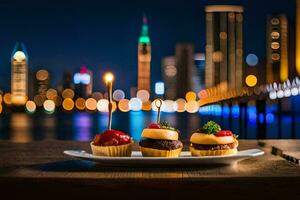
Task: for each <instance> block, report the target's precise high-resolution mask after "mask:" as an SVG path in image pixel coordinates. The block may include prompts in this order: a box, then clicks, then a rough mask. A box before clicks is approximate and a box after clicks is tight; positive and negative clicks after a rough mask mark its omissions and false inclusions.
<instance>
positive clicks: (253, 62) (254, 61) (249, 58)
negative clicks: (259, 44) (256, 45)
mask: <svg viewBox="0 0 300 200" xmlns="http://www.w3.org/2000/svg"><path fill="white" fill-rule="evenodd" d="M246 63H247V64H248V65H249V66H255V65H257V63H258V57H257V56H256V55H255V54H252V53H250V54H248V55H247V57H246Z"/></svg>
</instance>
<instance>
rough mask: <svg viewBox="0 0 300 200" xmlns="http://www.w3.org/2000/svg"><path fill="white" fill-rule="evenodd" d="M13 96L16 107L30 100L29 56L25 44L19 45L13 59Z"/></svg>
mask: <svg viewBox="0 0 300 200" xmlns="http://www.w3.org/2000/svg"><path fill="white" fill-rule="evenodd" d="M11 95H12V103H13V104H14V105H24V104H25V103H26V101H27V99H28V55H27V53H26V49H25V46H24V44H23V43H17V44H16V46H15V48H14V51H13V53H12V57H11Z"/></svg>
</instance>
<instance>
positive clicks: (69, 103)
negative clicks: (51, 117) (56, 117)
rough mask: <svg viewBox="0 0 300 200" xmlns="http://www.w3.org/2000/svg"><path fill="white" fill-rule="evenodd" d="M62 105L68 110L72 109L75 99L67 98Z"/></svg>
mask: <svg viewBox="0 0 300 200" xmlns="http://www.w3.org/2000/svg"><path fill="white" fill-rule="evenodd" d="M62 106H63V108H64V109H65V110H66V111H71V110H72V109H73V108H74V101H73V100H72V99H71V98H65V99H64V100H63V102H62Z"/></svg>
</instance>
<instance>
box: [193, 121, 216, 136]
mask: <svg viewBox="0 0 300 200" xmlns="http://www.w3.org/2000/svg"><path fill="white" fill-rule="evenodd" d="M220 130H221V127H220V125H219V124H217V123H216V122H214V121H208V122H207V123H206V124H204V126H203V127H202V128H201V129H199V130H198V131H200V132H204V133H206V134H215V133H217V132H219V131H220Z"/></svg>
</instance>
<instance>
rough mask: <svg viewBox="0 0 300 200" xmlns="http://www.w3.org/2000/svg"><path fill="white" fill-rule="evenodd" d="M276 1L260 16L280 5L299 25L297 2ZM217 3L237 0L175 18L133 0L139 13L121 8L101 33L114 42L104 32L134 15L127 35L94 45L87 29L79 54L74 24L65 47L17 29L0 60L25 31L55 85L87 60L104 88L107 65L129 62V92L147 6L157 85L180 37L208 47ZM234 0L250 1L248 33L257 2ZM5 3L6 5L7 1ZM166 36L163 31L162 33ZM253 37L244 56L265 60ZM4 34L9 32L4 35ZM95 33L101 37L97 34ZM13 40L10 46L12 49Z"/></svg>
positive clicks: (4, 80) (4, 82)
mask: <svg viewBox="0 0 300 200" xmlns="http://www.w3.org/2000/svg"><path fill="white" fill-rule="evenodd" d="M251 2H252V1H251ZM255 2H256V4H257V5H258V1H255ZM272 2H273V3H271V1H267V3H266V2H263V4H266V5H269V8H266V10H264V11H263V13H261V14H259V13H256V14H257V16H260V18H264V19H266V17H267V15H268V14H272V13H273V12H274V10H275V11H276V10H278V11H277V12H280V13H286V14H287V15H288V18H290V20H289V21H290V22H291V28H293V26H294V25H293V24H294V22H295V19H294V17H295V13H294V12H290V10H291V7H293V8H294V2H289V3H287V2H280V1H275V3H274V1H272ZM276 2H277V3H278V4H277V5H275V4H276ZM214 3H218V4H228V3H230V4H232V3H233V1H218V2H215V1H203V2H198V1H194V2H192V3H191V2H189V3H188V5H186V6H185V7H181V8H180V9H186V10H189V11H186V10H181V11H182V12H183V13H186V12H188V13H190V14H188V15H187V16H183V17H182V19H177V18H176V19H175V18H174V15H170V16H169V17H166V16H162V10H160V9H158V10H157V8H155V6H154V5H152V4H150V5H149V6H148V7H147V6H146V7H142V6H141V5H140V4H138V5H129V8H130V9H134V10H136V12H134V13H133V14H132V13H128V12H127V11H126V12H125V11H124V12H125V13H123V12H121V14H119V15H118V17H119V18H120V19H119V18H117V16H114V17H113V19H112V22H111V28H109V29H105V30H103V31H104V33H103V34H102V33H101V34H100V36H102V37H100V38H101V41H102V40H105V39H107V40H108V41H110V42H111V41H112V37H108V38H107V37H104V36H105V34H108V33H111V32H113V30H114V29H115V28H116V26H115V25H116V24H117V25H119V28H122V30H124V31H125V29H124V25H125V24H127V22H124V21H127V20H129V19H131V20H130V21H131V23H130V28H132V29H131V31H130V33H131V34H128V33H126V34H125V33H124V34H123V35H124V36H125V37H124V39H122V40H117V39H120V38H115V37H114V38H115V39H116V40H114V42H113V43H112V44H111V46H110V47H109V48H108V49H107V51H105V50H106V48H105V47H108V45H107V43H101V42H99V43H98V42H97V43H95V44H93V45H91V44H92V43H86V44H83V41H84V40H85V39H86V35H83V37H82V38H81V39H80V40H79V43H77V42H75V41H73V43H74V44H73V45H74V46H75V47H76V46H77V45H75V44H78V47H80V46H85V47H87V48H83V49H81V48H78V49H77V48H75V49H77V50H76V51H77V54H79V55H77V56H76V54H75V53H76V52H74V49H72V48H74V46H73V47H72V48H71V47H70V46H68V44H69V43H68V42H72V40H71V39H72V37H73V36H72V35H68V34H66V33H69V31H70V30H69V29H68V27H67V28H65V27H64V28H63V29H62V33H63V34H62V35H63V36H64V37H66V38H68V37H67V36H70V37H71V38H69V39H67V42H63V41H62V42H61V44H58V45H57V47H59V48H60V47H63V48H64V49H59V48H56V51H54V50H53V49H52V50H51V48H53V46H55V45H52V46H51V45H49V44H48V45H45V46H43V45H41V44H37V43H38V42H39V39H40V38H41V37H42V38H43V37H46V36H43V35H40V36H39V37H37V38H36V40H33V39H34V38H33V37H34V36H36V34H37V33H34V32H32V33H31V34H30V35H32V36H31V37H32V38H31V39H30V38H28V35H29V33H28V32H29V31H26V30H23V32H22V33H23V34H15V35H19V36H18V37H13V36H14V35H12V36H10V37H8V38H10V39H8V40H7V41H1V42H2V43H3V45H2V46H1V49H0V50H1V52H3V53H2V56H1V59H0V62H1V65H2V66H5V65H6V64H5V63H6V62H5V60H6V59H5V57H6V56H5V54H10V53H11V49H12V46H13V45H14V44H12V45H11V46H10V45H8V43H12V42H13V41H14V42H15V41H16V40H20V39H22V38H20V35H21V36H22V37H24V39H22V40H21V41H23V42H24V43H25V45H26V47H27V49H28V54H29V57H30V60H29V69H30V70H38V69H41V68H46V69H48V70H49V72H50V73H51V74H52V77H53V79H52V85H54V86H56V85H57V84H58V82H59V81H60V80H62V76H63V71H64V69H65V70H69V71H72V72H76V71H78V70H79V69H80V67H81V64H86V65H87V66H88V67H89V68H91V70H92V71H93V72H94V73H95V82H94V83H95V89H96V90H98V89H102V87H101V85H102V84H101V80H100V78H101V76H100V75H101V74H103V72H104V71H107V70H108V69H109V70H112V71H113V72H114V73H115V74H116V76H117V77H118V76H120V75H122V73H124V70H123V69H124V67H126V68H128V70H126V72H125V75H127V77H129V78H128V79H125V80H122V79H118V80H119V81H118V82H117V83H116V86H115V87H116V88H120V87H121V86H122V89H124V90H125V91H127V93H129V92H128V91H129V88H130V86H134V85H136V82H137V81H136V78H135V77H136V75H135V74H137V62H136V52H137V51H136V50H137V47H136V46H137V42H138V35H139V33H140V26H141V20H140V19H141V16H142V14H143V12H145V13H146V14H147V16H148V18H150V33H151V38H152V42H153V64H152V71H151V72H152V77H151V79H152V82H151V86H152V87H151V88H154V87H153V85H154V83H155V82H156V81H159V80H162V78H161V76H160V74H161V73H160V71H161V69H160V63H161V59H162V57H164V56H168V55H172V54H173V52H174V46H175V44H176V43H177V42H186V41H189V42H191V43H193V44H194V46H195V52H204V47H205V45H204V44H205V34H204V32H205V17H204V5H206V4H214ZM7 4H9V3H7ZM166 4H167V3H166ZM173 4H174V5H170V8H172V6H174V7H176V10H174V11H169V10H168V11H167V12H168V13H170V14H172V13H173V14H174V13H176V12H178V11H179V8H178V5H179V4H180V2H176V1H175V2H173ZM234 4H241V5H244V7H245V16H244V19H245V25H244V30H245V33H246V32H247V28H248V29H249V24H251V23H253V17H251V10H252V12H253V7H255V3H253V4H251V3H250V2H248V1H234ZM29 5H30V3H29ZM80 5H81V4H80ZM279 5H280V6H279ZM6 6H7V5H6ZM19 6H22V5H19ZM65 6H66V5H64V4H62V5H61V7H62V8H63V7H65ZM76 6H77V9H76ZM106 6H108V7H109V6H110V5H106ZM127 6H128V5H127ZM261 6H263V5H261ZM4 7H5V5H4ZM53 7H54V8H55V5H54V3H53V5H52V6H51V5H50V8H48V9H49V10H51V9H53ZM78 7H79V5H78V4H75V5H73V6H72V7H71V8H70V10H68V11H70V13H71V14H72V11H74V10H78ZM104 7H105V6H104ZM194 7H196V8H194ZM1 8H3V5H2V7H1ZM62 8H57V9H58V10H59V11H58V16H63V15H62V13H60V12H61V11H62V10H61V9H62ZM135 8H138V9H135ZM142 8H143V9H142ZM162 8H166V5H165V4H163V5H162ZM162 8H161V9H162ZM73 9H74V10H73ZM84 9H87V6H84ZM84 9H83V10H84ZM130 9H129V10H130ZM17 10H18V8H17ZM155 10H156V12H154V11H155ZM268 10H272V12H271V11H268ZM288 11H289V13H288ZM70 13H69V14H70ZM34 14H35V13H33V15H34ZM73 14H74V13H73ZM2 15H5V12H4V13H2ZM93 15H96V14H93ZM45 16H46V17H47V16H48V17H49V13H48V15H47V12H46V14H45ZM249 16H250V17H249ZM15 18H16V17H15ZM27 18H30V17H27ZM57 18H59V17H57ZM79 18H81V17H79ZM157 18H161V20H156V19H157ZM258 18H259V17H258ZM97 19H98V18H97ZM132 19H134V20H132ZM172 19H173V20H172ZM25 20H26V18H25ZM27 20H29V19H27ZM31 20H32V19H31ZM53 20H54V21H55V20H58V21H59V19H53ZM53 20H51V19H48V22H47V21H46V22H44V23H45V24H46V25H45V26H43V28H45V27H47V26H48V28H49V27H51V25H53V24H52V23H53ZM110 20H111V19H110ZM118 20H121V21H122V20H123V23H124V24H120V23H116V24H115V22H116V21H118ZM16 21H17V20H16V19H15V20H14V18H12V19H10V22H16ZM29 21H30V20H29ZM37 21H38V20H37ZM37 21H33V22H34V23H33V24H28V23H27V25H29V26H33V25H36V23H37ZM71 21H72V20H71ZM102 21H103V20H101V19H99V26H101V25H103V22H102ZM174 21H175V22H174ZM262 21H263V22H262V24H265V20H262ZM10 22H7V23H8V24H9V23H10ZM74 22H75V21H73V23H74ZM94 22H95V19H94V20H92V22H91V23H94ZM184 22H188V23H186V24H185V26H183V24H184ZM47 23H48V25H47ZM49 23H50V25H49ZM75 23H76V22H75ZM82 23H83V24H84V25H86V23H87V21H85V20H83V22H82V21H80V20H79V22H78V24H79V25H78V30H77V31H76V33H79V32H81V31H83V30H84V26H81V24H82ZM257 23H259V22H257ZM260 23H261V22H260ZM62 24H65V25H66V24H68V19H67V18H63V19H62V22H61V23H59V24H58V25H57V26H58V27H59V26H60V25H62ZM104 24H105V23H104ZM131 24H132V25H131ZM2 25H3V24H2ZM73 25H74V24H73ZM106 25H107V24H106ZM158 25H160V26H158ZM162 25H166V26H162ZM174 25H177V26H179V27H184V28H186V30H187V31H186V33H185V32H184V31H182V30H180V28H178V27H176V26H174ZM70 26H72V23H71V24H70ZM87 27H88V26H87ZM260 29H262V33H265V31H266V30H265V26H261V27H260V28H259V26H258V29H257V30H260ZM91 30H92V29H86V30H85V31H86V32H87V33H89V32H92V31H91ZM132 30H134V31H132ZM174 30H176V31H175V32H174ZM191 30H194V31H192V33H191ZM43 31H45V32H47V33H48V37H49V34H50V33H51V31H49V32H48V31H46V30H43ZM98 31H99V30H98ZM169 31H171V32H172V31H173V32H172V33H174V34H173V35H172V36H170V35H169V34H168V32H169ZM257 32H261V31H257ZM250 33H251V31H250ZM4 35H5V34H4ZM260 35H261V37H259V38H258V42H259V41H262V44H264V43H265V35H264V34H261V33H260ZM26 36H27V37H26ZM161 36H163V37H161ZM166 36H167V39H168V42H165V43H167V44H165V45H159V44H160V42H162V43H163V44H164V41H163V40H164V38H165V39H166ZM79 37H80V36H79ZM253 37H255V34H254V35H253V32H252V35H250V34H248V35H247V34H245V36H244V40H245V53H244V56H246V55H247V54H248V53H255V54H257V55H258V57H259V60H260V61H261V60H262V59H264V57H265V48H264V45H261V46H262V48H259V46H260V45H258V47H255V48H254V47H253V45H255V43H254V44H249V41H251V38H253ZM2 38H4V36H2ZM17 38H18V39H17ZM60 38H61V37H60ZM249 38H250V39H249ZM91 39H95V35H94V37H92V38H91ZM98 39H99V38H98ZM2 40H3V39H2ZM30 40H33V42H30ZM68 40H71V41H68ZM125 40H126V41H125ZM248 40H249V41H248ZM118 41H122V43H120V42H118ZM45 42H46V41H45ZM55 43H56V42H55ZM129 43H130V45H128V44H129ZM101 44H103V45H101ZM116 44H119V46H120V48H118V49H114V48H115V45H116ZM256 44H258V43H256ZM39 45H41V46H43V47H49V48H45V49H43V48H41V47H39ZM89 45H91V46H89ZM8 46H10V47H9V49H8ZM66 46H67V47H66ZM94 46H97V47H94ZM98 46H99V47H98ZM251 46H252V47H251ZM4 47H5V49H4ZM36 47H39V48H36ZM126 47H128V48H126ZM128 49H130V50H128ZM37 50H38V51H41V52H37ZM64 50H66V52H64ZM127 50H128V51H127ZM98 51H99V53H97V52H98ZM111 51H115V52H116V53H115V54H113V55H111V54H110V53H109V52H111ZM125 51H127V52H125ZM51 52H52V53H51ZM53 52H54V53H53ZM79 52H80V53H79ZM86 52H92V53H90V54H89V55H88V56H86V54H87V53H86ZM101 52H102V53H101ZM103 52H104V53H103ZM124 52H125V53H124ZM73 53H74V55H73V56H72V54H73ZM123 53H124V54H123ZM41 54H42V56H39V55H41ZM45 56H46V57H45ZM47 56H48V57H47ZM89 58H90V59H89ZM99 61H100V63H99ZM101 62H103V63H101ZM9 72H10V68H9V63H8V62H7V69H5V67H1V71H0V73H1V74H0V76H1V82H0V84H1V85H0V87H1V89H3V90H6V91H7V90H9V88H10V87H9V83H10V81H9V76H7V75H9ZM127 73H128V74H127ZM97 77H99V79H98V80H99V81H98V83H97Z"/></svg>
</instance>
